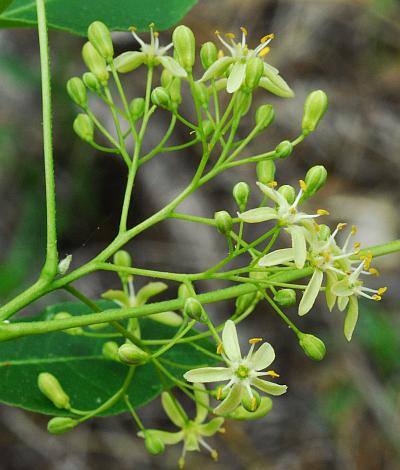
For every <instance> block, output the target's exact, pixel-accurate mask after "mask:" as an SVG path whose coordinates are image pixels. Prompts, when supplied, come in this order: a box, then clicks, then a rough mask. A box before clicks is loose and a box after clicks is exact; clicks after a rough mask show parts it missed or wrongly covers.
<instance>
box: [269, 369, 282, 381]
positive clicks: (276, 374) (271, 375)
mask: <svg viewBox="0 0 400 470" xmlns="http://www.w3.org/2000/svg"><path fill="white" fill-rule="evenodd" d="M266 374H267V375H269V376H270V377H273V378H274V379H277V378H278V377H280V375H279V374H278V373H276V372H275V371H274V370H269V371H267V372H266Z"/></svg>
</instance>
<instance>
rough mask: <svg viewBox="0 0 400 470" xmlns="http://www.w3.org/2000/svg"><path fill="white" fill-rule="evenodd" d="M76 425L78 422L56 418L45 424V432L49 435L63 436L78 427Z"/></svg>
mask: <svg viewBox="0 0 400 470" xmlns="http://www.w3.org/2000/svg"><path fill="white" fill-rule="evenodd" d="M78 424H79V422H78V421H77V420H76V419H72V418H62V417H56V418H52V419H51V420H50V421H49V422H48V423H47V430H48V431H49V433H50V434H64V433H65V432H67V431H70V430H71V429H73V428H74V427H75V426H78Z"/></svg>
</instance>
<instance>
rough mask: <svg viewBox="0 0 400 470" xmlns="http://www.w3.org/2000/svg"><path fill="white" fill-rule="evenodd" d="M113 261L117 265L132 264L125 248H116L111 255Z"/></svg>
mask: <svg viewBox="0 0 400 470" xmlns="http://www.w3.org/2000/svg"><path fill="white" fill-rule="evenodd" d="M113 262H114V264H116V265H117V266H122V267H124V268H130V267H131V266H132V258H131V255H130V254H129V253H128V252H127V251H125V250H118V251H117V252H116V253H115V254H114V256H113Z"/></svg>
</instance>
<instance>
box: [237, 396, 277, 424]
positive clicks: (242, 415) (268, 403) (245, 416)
mask: <svg viewBox="0 0 400 470" xmlns="http://www.w3.org/2000/svg"><path fill="white" fill-rule="evenodd" d="M271 409H272V400H271V399H270V398H269V397H262V398H261V400H260V404H259V406H258V408H257V409H256V411H247V410H246V409H245V408H244V407H243V406H239V407H238V408H236V410H235V411H233V412H232V413H229V415H228V417H229V418H231V419H236V420H239V421H251V420H253V419H260V418H262V417H263V416H265V415H266V414H268V413H269V412H270V411H271Z"/></svg>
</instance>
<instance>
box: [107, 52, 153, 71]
mask: <svg viewBox="0 0 400 470" xmlns="http://www.w3.org/2000/svg"><path fill="white" fill-rule="evenodd" d="M145 60H146V55H145V54H143V52H138V51H128V52H123V53H122V54H120V55H119V56H117V57H116V58H115V59H114V67H115V68H116V70H117V72H119V73H128V72H132V70H135V69H137V68H138V67H140V66H141V65H142V64H143V63H144V62H145Z"/></svg>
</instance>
